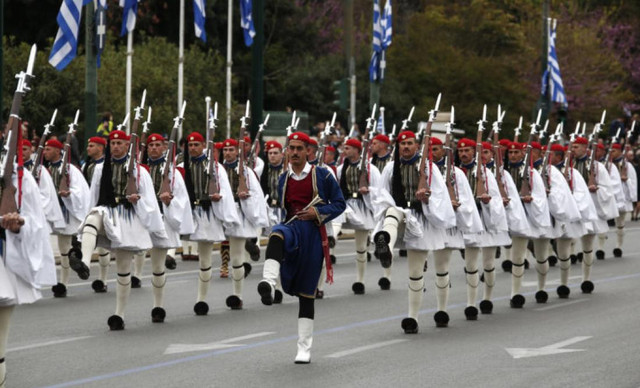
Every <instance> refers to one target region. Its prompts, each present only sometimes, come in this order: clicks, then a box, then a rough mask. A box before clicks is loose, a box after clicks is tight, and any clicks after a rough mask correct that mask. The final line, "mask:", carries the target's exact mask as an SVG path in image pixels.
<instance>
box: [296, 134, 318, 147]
mask: <svg viewBox="0 0 640 388" xmlns="http://www.w3.org/2000/svg"><path fill="white" fill-rule="evenodd" d="M289 140H299V141H301V142H304V143H307V144H309V140H310V139H309V135H307V134H306V133H304V132H294V133H292V134H291V135H289ZM316 145H318V143H316Z"/></svg>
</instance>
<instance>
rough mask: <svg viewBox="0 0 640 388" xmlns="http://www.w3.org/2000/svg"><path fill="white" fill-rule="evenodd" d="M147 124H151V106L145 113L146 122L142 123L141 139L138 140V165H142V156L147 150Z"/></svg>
mask: <svg viewBox="0 0 640 388" xmlns="http://www.w3.org/2000/svg"><path fill="white" fill-rule="evenodd" d="M149 124H151V106H149V112H147V121H145V122H144V123H142V137H141V138H140V149H139V150H138V159H137V160H138V164H142V163H143V160H142V156H143V155H144V151H145V150H146V149H147V137H148V136H149Z"/></svg>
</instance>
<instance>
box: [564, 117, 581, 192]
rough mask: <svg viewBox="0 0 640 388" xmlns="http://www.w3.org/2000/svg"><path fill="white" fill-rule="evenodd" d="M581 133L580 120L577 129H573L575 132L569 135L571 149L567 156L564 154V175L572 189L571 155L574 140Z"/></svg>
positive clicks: (566, 153)
mask: <svg viewBox="0 0 640 388" xmlns="http://www.w3.org/2000/svg"><path fill="white" fill-rule="evenodd" d="M579 134H580V122H579V121H578V122H577V123H576V129H575V131H573V133H572V134H571V135H570V136H569V149H568V151H567V152H565V156H564V166H563V167H562V168H563V170H562V174H563V175H564V179H566V180H567V183H568V184H569V188H570V189H571V191H573V184H572V182H573V170H572V169H571V161H572V156H571V146H572V145H573V142H574V141H576V137H578V135H579Z"/></svg>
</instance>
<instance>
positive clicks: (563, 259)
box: [549, 144, 598, 299]
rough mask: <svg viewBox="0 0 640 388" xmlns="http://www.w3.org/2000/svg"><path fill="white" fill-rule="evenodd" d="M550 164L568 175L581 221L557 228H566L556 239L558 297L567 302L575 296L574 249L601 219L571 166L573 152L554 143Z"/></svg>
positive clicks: (557, 226)
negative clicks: (572, 277) (572, 275)
mask: <svg viewBox="0 0 640 388" xmlns="http://www.w3.org/2000/svg"><path fill="white" fill-rule="evenodd" d="M550 147H551V153H550V155H549V163H550V165H551V166H554V167H555V168H557V169H558V170H559V171H560V173H561V174H562V175H563V176H564V179H565V181H566V182H567V184H568V186H569V189H570V190H571V194H572V195H573V198H574V200H575V203H576V206H577V208H578V211H579V212H580V220H579V221H577V222H570V223H560V222H557V223H556V226H555V227H554V228H555V229H558V228H560V229H562V230H563V233H562V234H561V235H560V237H557V238H556V252H557V253H558V263H559V266H560V285H559V286H558V288H557V289H556V293H557V294H558V297H559V298H561V299H566V298H568V297H569V294H570V293H571V289H570V288H569V287H568V285H569V272H570V271H571V248H572V246H573V244H574V242H575V241H576V240H577V239H579V238H582V236H583V235H585V234H586V233H588V226H589V225H590V224H591V223H592V222H594V221H597V220H598V213H597V211H596V208H595V205H594V204H593V200H592V199H591V193H590V192H589V189H588V187H587V183H586V182H585V180H584V178H582V175H580V173H579V172H578V170H576V169H575V168H573V167H571V160H570V158H569V157H568V154H569V152H568V151H566V149H565V147H563V146H561V145H560V144H551V145H550Z"/></svg>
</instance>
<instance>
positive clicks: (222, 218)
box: [184, 132, 240, 315]
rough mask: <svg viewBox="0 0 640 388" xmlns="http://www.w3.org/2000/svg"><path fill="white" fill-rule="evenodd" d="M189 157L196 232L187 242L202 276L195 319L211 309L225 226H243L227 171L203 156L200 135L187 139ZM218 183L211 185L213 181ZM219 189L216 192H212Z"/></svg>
mask: <svg viewBox="0 0 640 388" xmlns="http://www.w3.org/2000/svg"><path fill="white" fill-rule="evenodd" d="M187 140H188V143H187V146H188V147H189V149H188V151H185V152H184V153H185V154H186V155H188V159H187V162H188V163H185V164H184V170H185V184H186V186H187V191H188V193H189V199H190V201H191V212H192V215H193V222H194V224H195V231H194V232H193V233H192V234H191V235H189V238H188V240H189V241H193V242H196V243H197V244H198V252H199V256H198V257H199V259H198V262H199V265H200V273H199V275H198V297H197V300H196V304H195V305H194V306H193V311H194V312H195V313H196V315H207V313H208V312H209V305H208V304H207V302H206V301H205V300H206V298H207V293H208V291H209V281H210V280H211V263H212V254H213V243H214V242H217V241H223V240H225V236H224V226H223V225H226V224H240V218H239V217H238V212H237V211H236V210H235V203H234V201H233V193H232V191H231V187H230V185H229V179H228V178H227V173H226V170H225V169H224V168H223V167H222V165H220V164H219V163H218V162H217V161H215V159H214V160H211V159H209V155H207V154H205V153H204V150H205V140H204V137H203V136H202V135H201V134H199V133H198V132H192V133H191V134H189V136H187ZM212 178H213V179H215V180H216V182H211V184H210V181H211V179H212ZM211 186H216V189H217V190H216V191H210V190H209V189H210V187H211Z"/></svg>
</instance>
